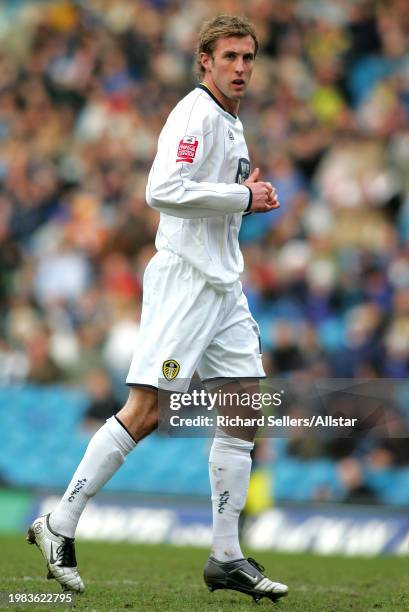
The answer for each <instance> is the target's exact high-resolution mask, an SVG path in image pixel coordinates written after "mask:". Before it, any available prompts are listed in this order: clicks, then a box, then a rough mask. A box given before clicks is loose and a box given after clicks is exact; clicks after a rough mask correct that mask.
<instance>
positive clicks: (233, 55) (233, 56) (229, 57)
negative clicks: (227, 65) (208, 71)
mask: <svg viewBox="0 0 409 612" xmlns="http://www.w3.org/2000/svg"><path fill="white" fill-rule="evenodd" d="M225 57H227V59H234V58H235V57H236V54H235V53H226V55H225Z"/></svg>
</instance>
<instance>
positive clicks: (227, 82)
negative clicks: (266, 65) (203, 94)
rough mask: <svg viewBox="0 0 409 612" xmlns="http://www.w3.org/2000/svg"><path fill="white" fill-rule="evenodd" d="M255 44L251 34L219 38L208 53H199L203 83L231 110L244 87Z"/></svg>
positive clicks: (236, 107) (241, 94)
mask: <svg viewBox="0 0 409 612" xmlns="http://www.w3.org/2000/svg"><path fill="white" fill-rule="evenodd" d="M254 53H255V44H254V40H253V39H252V37H251V36H243V37H240V38H239V37H237V36H229V37H228V38H219V40H218V41H217V42H216V45H215V49H214V51H213V54H212V55H208V54H207V53H202V54H201V56H200V59H201V62H202V66H203V67H204V69H205V71H206V73H205V76H204V79H203V83H204V84H205V85H207V86H208V87H209V88H210V89H211V91H212V92H213V93H214V95H215V96H216V97H217V98H218V99H219V101H220V102H221V103H222V105H223V106H224V107H225V108H227V110H229V111H230V112H233V113H235V112H236V111H237V109H238V106H239V103H240V100H241V98H242V97H243V95H244V92H245V91H246V89H247V86H248V84H249V81H250V77H251V73H252V71H253V66H254Z"/></svg>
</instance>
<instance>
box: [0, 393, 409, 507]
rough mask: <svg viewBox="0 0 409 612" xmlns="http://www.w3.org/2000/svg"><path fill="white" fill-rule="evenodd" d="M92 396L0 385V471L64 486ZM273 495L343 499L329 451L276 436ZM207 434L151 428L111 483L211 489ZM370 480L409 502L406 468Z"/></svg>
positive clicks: (388, 498) (139, 488) (83, 437)
mask: <svg viewBox="0 0 409 612" xmlns="http://www.w3.org/2000/svg"><path fill="white" fill-rule="evenodd" d="M87 402H88V398H87V396H86V394H85V393H83V392H81V391H78V390H74V389H69V388H66V387H62V386H53V387H36V386H27V387H24V388H22V387H12V386H10V387H4V388H0V413H1V419H2V423H3V428H4V431H7V436H4V437H3V441H2V445H1V448H0V475H1V476H2V478H3V480H5V481H6V482H8V483H9V484H10V485H12V486H16V487H24V488H31V487H33V488H42V489H56V490H57V489H59V490H61V489H64V488H65V486H66V484H67V482H68V481H69V480H70V478H71V476H72V474H73V472H74V470H75V468H76V466H77V464H78V462H79V461H80V459H81V457H82V455H83V453H84V450H85V448H86V446H87V443H88V440H89V437H90V435H91V434H90V433H89V432H88V431H87V430H86V429H85V428H84V426H83V417H84V414H85V410H86V407H87ZM275 442H276V444H275V450H276V454H277V459H276V460H275V462H274V463H273V464H272V465H271V469H272V470H273V483H274V484H273V487H274V491H273V496H274V498H275V499H276V500H277V501H293V502H305V501H311V500H317V499H322V498H324V499H327V500H329V501H342V500H343V499H344V497H345V490H344V487H343V485H342V483H341V482H340V480H339V477H338V476H337V470H336V463H335V461H332V460H329V459H323V458H320V459H314V460H309V461H303V460H301V459H298V458H296V457H291V456H289V455H288V454H287V453H286V441H285V440H284V439H280V440H276V441H275ZM209 445H210V440H209V439H203V438H169V437H166V436H163V435H160V434H157V433H155V434H153V435H151V436H149V437H148V438H146V439H145V440H143V441H142V442H141V443H140V444H139V445H138V446H137V448H136V449H135V450H134V451H133V452H132V453H131V454H130V455H129V456H128V458H127V460H126V462H125V464H124V466H123V467H122V469H121V470H119V472H118V473H117V474H116V475H115V476H114V478H113V479H112V480H111V481H110V482H109V483H108V484H107V486H106V490H108V491H116V492H123V491H126V492H137V493H144V494H168V495H202V496H207V495H209V483H208V473H207V461H208V450H209ZM365 478H366V485H367V486H368V487H369V488H370V489H371V490H373V491H374V493H375V494H376V495H377V496H378V498H379V500H380V501H382V502H384V503H389V504H395V505H403V504H407V503H409V470H408V469H393V468H389V469H387V470H367V471H366V474H365Z"/></svg>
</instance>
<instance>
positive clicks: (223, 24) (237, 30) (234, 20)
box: [195, 15, 258, 81]
mask: <svg viewBox="0 0 409 612" xmlns="http://www.w3.org/2000/svg"><path fill="white" fill-rule="evenodd" d="M229 36H237V37H239V38H244V36H251V37H252V39H253V40H254V55H256V54H257V51H258V40H257V36H256V31H255V29H254V26H253V24H252V23H251V22H250V21H249V20H248V19H247V17H236V16H234V15H217V17H213V19H210V20H209V21H205V23H204V24H203V25H202V27H201V29H200V32H199V40H198V43H197V47H196V62H195V74H196V76H197V78H198V79H199V81H200V80H201V79H202V78H203V76H204V74H205V69H204V68H203V66H202V64H201V61H200V54H201V53H207V54H208V55H213V51H214V49H215V46H216V43H217V41H218V40H219V38H228V37H229Z"/></svg>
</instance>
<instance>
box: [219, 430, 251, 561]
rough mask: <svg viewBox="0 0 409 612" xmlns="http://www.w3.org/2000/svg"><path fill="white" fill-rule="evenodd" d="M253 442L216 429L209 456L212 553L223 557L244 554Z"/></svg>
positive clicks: (235, 557) (222, 559) (228, 558)
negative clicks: (242, 530) (241, 529)
mask: <svg viewBox="0 0 409 612" xmlns="http://www.w3.org/2000/svg"><path fill="white" fill-rule="evenodd" d="M252 449H253V443H252V442H247V441H245V440H241V439H239V438H234V437H232V436H229V435H228V434H226V433H224V432H222V431H221V430H217V431H216V436H215V438H214V440H213V445H212V448H211V451H210V456H209V475H210V486H211V491H212V507H213V547H212V555H213V557H215V558H216V559H217V560H219V561H224V562H225V561H232V560H234V559H240V558H242V557H243V554H242V551H241V549H240V543H239V535H238V524H239V516H240V513H241V511H242V509H243V508H244V505H245V502H246V496H247V489H248V484H249V478H250V470H251V457H250V453H251V451H252Z"/></svg>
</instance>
